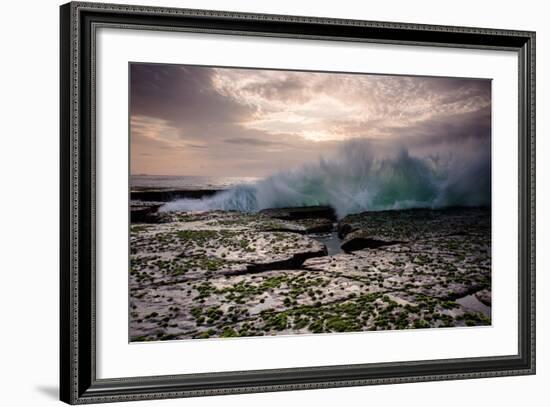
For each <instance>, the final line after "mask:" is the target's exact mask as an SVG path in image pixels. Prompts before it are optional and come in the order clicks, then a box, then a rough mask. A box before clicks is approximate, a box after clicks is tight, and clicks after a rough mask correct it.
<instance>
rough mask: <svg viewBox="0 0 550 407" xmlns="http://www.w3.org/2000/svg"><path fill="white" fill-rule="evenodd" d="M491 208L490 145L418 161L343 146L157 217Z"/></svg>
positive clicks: (172, 205) (380, 149)
mask: <svg viewBox="0 0 550 407" xmlns="http://www.w3.org/2000/svg"><path fill="white" fill-rule="evenodd" d="M490 202H491V158H490V144H489V146H487V145H482V146H479V145H474V146H473V148H468V149H464V148H455V149H449V150H448V151H446V152H438V153H437V154H434V153H431V154H423V155H422V154H413V153H410V152H409V151H408V150H407V149H405V148H395V147H388V146H380V145H374V144H372V143H369V142H366V141H350V142H347V143H345V144H344V145H343V146H342V147H341V148H340V149H339V151H338V153H337V154H336V155H335V156H334V157H331V158H321V159H320V160H319V162H317V163H314V164H309V165H305V166H303V167H301V168H299V169H295V170H291V171H284V172H279V173H276V174H273V175H271V176H269V177H267V178H265V179H263V180H261V181H259V182H257V183H255V184H252V185H239V186H235V187H233V188H231V189H228V190H226V191H221V192H219V193H217V194H215V195H214V196H211V197H207V198H202V199H180V200H177V201H173V202H169V203H167V204H166V205H164V207H163V208H162V210H164V211H175V210H177V211H206V210H215V209H222V210H237V211H243V212H257V211H259V210H261V209H265V208H281V207H298V206H312V205H330V206H332V207H333V208H334V209H335V210H336V213H337V215H338V216H339V217H342V216H345V215H347V214H350V213H358V212H363V211H378V210H387V209H408V208H442V207H449V206H487V205H490Z"/></svg>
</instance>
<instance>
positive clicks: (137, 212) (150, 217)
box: [130, 202, 164, 223]
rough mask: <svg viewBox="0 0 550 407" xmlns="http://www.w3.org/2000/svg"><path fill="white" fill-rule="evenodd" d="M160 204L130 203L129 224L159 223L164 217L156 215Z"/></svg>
mask: <svg viewBox="0 0 550 407" xmlns="http://www.w3.org/2000/svg"><path fill="white" fill-rule="evenodd" d="M161 206H162V203H155V202H152V203H151V202H149V203H148V202H132V203H131V205H130V222H131V223H161V222H162V221H163V220H164V216H163V215H162V214H160V213H158V209H159V208H160V207H161Z"/></svg>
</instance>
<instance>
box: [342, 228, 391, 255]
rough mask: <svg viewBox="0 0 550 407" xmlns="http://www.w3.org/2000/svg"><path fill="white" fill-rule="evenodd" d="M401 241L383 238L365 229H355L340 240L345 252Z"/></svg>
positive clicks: (374, 247)
mask: <svg viewBox="0 0 550 407" xmlns="http://www.w3.org/2000/svg"><path fill="white" fill-rule="evenodd" d="M397 243H402V242H400V241H398V240H384V239H380V238H376V237H374V236H372V235H370V234H369V233H368V232H367V231H365V230H361V229H360V230H356V231H353V232H351V233H349V234H347V236H346V238H345V240H344V241H343V242H342V245H341V248H342V250H343V251H345V252H348V253H349V252H353V251H356V250H362V249H376V248H378V247H382V246H389V245H393V244H397Z"/></svg>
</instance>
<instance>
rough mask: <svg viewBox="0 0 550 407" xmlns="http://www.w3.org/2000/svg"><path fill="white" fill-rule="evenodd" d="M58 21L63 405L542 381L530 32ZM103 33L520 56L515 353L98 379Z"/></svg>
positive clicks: (88, 17)
mask: <svg viewBox="0 0 550 407" xmlns="http://www.w3.org/2000/svg"><path fill="white" fill-rule="evenodd" d="M60 23H61V30H60V33H61V35H60V37H61V38H60V100H61V107H60V121H61V124H60V129H61V131H60V133H61V134H60V148H61V153H60V154H61V165H60V182H61V196H60V200H61V205H60V211H61V212H60V214H61V224H60V232H61V241H60V294H61V299H60V305H61V306H60V338H61V341H60V398H61V400H62V401H64V402H67V403H70V404H84V403H99V402H117V401H126V400H143V399H162V398H175V397H190V396H206V395H220V394H232V393H250V392H267V391H280V390H298V389H316V388H327V387H339V386H358V385H371V384H388V383H403V382H415V381H429V380H450V379H470V378H477V377H493V376H508V375H527V374H534V373H535V33H534V32H528V31H511V30H501V29H483V28H470V27H451V26H435V25H418V24H404V23H391V22H375V21H356V20H342V19H331V18H313V17H297V16H283V15H262V14H247V13H233V12H224V11H206V10H190V9H174V8H157V7H143V6H129V5H114V4H97V3H82V2H72V3H68V4H65V5H62V6H61V8H60ZM100 26H115V27H123V28H127V29H137V30H140V29H143V30H175V31H188V32H189V31H191V32H205V33H218V34H220V33H221V34H238V35H252V36H265V37H287V38H301V39H324V40H333V41H362V42H374V43H388V44H406V45H415V46H426V45H429V46H441V47H453V48H473V49H485V50H508V51H514V52H517V54H518V60H519V105H518V111H519V129H518V130H519V139H518V143H519V168H518V179H519V225H518V226H519V236H518V245H519V246H518V247H519V264H518V277H519V286H518V299H519V301H518V307H519V309H518V311H519V327H518V332H519V338H518V339H519V349H518V353H517V354H514V355H507V356H499V357H475V358H466V359H444V360H437V361H422V360H421V361H414V362H391V363H375V364H356V365H347V366H344V365H339V366H324V367H303V368H288V369H275V370H271V369H270V370H255V371H239V372H230V373H215V372H213V373H204V374H187V375H175V376H174V375H171V376H149V377H131V378H113V379H98V378H96V342H95V333H96V331H95V329H96V320H95V304H96V288H95V160H96V156H95V144H94V143H95V133H94V132H95V116H94V115H95V95H94V92H95V65H94V64H95V55H94V52H95V48H94V35H95V30H96V28H97V27H100ZM497 137H498V135H497Z"/></svg>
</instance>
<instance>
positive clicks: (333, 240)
mask: <svg viewBox="0 0 550 407" xmlns="http://www.w3.org/2000/svg"><path fill="white" fill-rule="evenodd" d="M309 236H310V237H311V238H313V239H315V240H317V241H318V242H319V243H322V244H324V245H325V246H326V248H327V252H328V255H329V256H332V255H335V254H338V253H343V251H342V249H341V248H340V245H341V244H342V241H341V240H340V238H339V237H338V232H337V231H336V230H334V231H332V232H330V233H318V234H314V235H309Z"/></svg>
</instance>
